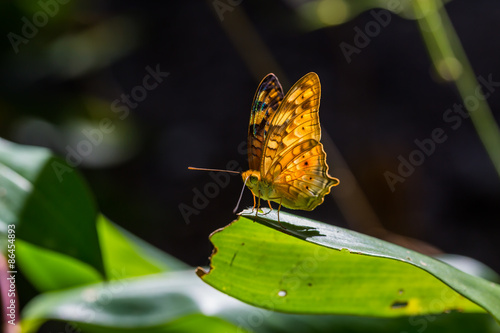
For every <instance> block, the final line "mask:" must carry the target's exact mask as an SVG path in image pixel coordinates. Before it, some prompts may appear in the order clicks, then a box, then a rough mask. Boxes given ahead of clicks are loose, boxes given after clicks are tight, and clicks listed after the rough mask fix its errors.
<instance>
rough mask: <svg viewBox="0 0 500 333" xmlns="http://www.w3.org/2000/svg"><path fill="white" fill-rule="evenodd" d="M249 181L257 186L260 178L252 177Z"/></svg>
mask: <svg viewBox="0 0 500 333" xmlns="http://www.w3.org/2000/svg"><path fill="white" fill-rule="evenodd" d="M249 181H250V183H252V184H255V183H257V182H258V181H259V178H257V176H250V179H249Z"/></svg>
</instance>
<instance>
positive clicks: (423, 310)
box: [198, 210, 500, 320]
mask: <svg viewBox="0 0 500 333" xmlns="http://www.w3.org/2000/svg"><path fill="white" fill-rule="evenodd" d="M267 212H268V213H267V214H260V215H259V216H258V217H255V214H254V213H252V212H251V210H246V211H244V212H243V213H242V214H241V215H243V216H242V217H240V218H239V219H238V220H237V221H235V222H233V223H232V224H230V225H229V226H227V227H226V228H224V229H221V230H220V231H218V232H215V233H214V234H212V236H211V241H212V242H213V244H214V247H215V250H214V254H213V255H212V258H211V270H210V272H209V273H204V272H203V271H201V270H199V271H198V274H199V275H200V276H201V277H202V279H203V280H204V281H205V282H207V283H208V284H210V285H212V286H213V287H215V288H217V289H219V290H221V291H223V292H224V293H227V294H228V295H231V296H233V297H236V298H238V299H240V300H242V301H244V302H247V303H250V304H253V305H256V306H259V307H263V308H266V309H271V310H276V311H283V312H290V313H302V314H307V313H310V314H313V313H316V314H350V315H363V316H379V317H395V316H403V315H407V316H415V315H427V314H437V313H446V312H450V311H460V312H468V313H480V312H484V311H485V310H486V311H488V312H490V313H491V314H492V315H493V316H494V317H495V318H497V320H498V319H499V318H500V302H499V301H498V300H499V299H500V286H499V285H497V284H495V283H493V282H490V281H486V280H484V279H481V278H478V277H474V276H471V275H469V274H466V273H464V272H462V271H460V270H458V269H456V268H453V267H452V266H450V265H448V264H445V263H443V262H441V261H438V260H436V259H433V258H430V257H427V256H425V255H422V254H419V253H416V252H413V251H410V250H407V249H405V248H402V247H399V246H396V245H393V244H391V243H388V242H385V241H382V240H379V239H376V238H372V237H369V236H365V235H362V234H359V233H356V232H353V231H349V230H345V229H342V228H338V227H334V226H331V225H328V224H324V223H320V222H316V221H313V220H309V219H305V218H299V217H297V216H294V215H291V214H287V213H284V212H280V216H279V217H280V221H281V225H282V226H283V227H285V228H286V229H284V228H283V227H281V226H280V224H279V223H278V221H277V214H276V211H273V212H269V211H268V210H267ZM253 220H255V221H256V222H259V223H254V222H253ZM261 224H264V225H267V226H269V227H271V228H268V227H264V226H263V225H261Z"/></svg>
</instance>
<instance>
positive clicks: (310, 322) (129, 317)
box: [21, 270, 498, 333]
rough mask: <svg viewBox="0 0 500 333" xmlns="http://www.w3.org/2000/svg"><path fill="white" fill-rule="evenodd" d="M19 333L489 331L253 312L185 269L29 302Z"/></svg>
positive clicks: (462, 324)
mask: <svg viewBox="0 0 500 333" xmlns="http://www.w3.org/2000/svg"><path fill="white" fill-rule="evenodd" d="M22 315H23V321H22V323H21V326H22V328H23V332H25V333H30V332H35V331H36V330H37V329H38V328H39V326H40V325H41V324H42V323H43V322H45V321H46V320H51V319H52V320H62V321H66V322H68V324H66V327H67V330H66V331H68V332H78V331H79V330H82V331H83V332H86V333H101V332H103V333H104V332H106V333H116V332H144V333H146V332H150V333H156V332H214V333H215V332H216V333H219V332H222V333H223V332H231V333H234V332H242V333H244V332H273V333H285V332H286V333H291V332H353V333H354V332H363V333H364V332H372V333H385V332H404V331H407V332H417V331H418V332H420V331H423V330H425V332H426V333H441V332H443V331H444V330H443V327H445V328H446V329H447V331H449V332H455V333H460V332H464V333H465V332H466V333H469V332H473V331H476V332H478V331H480V332H483V333H487V332H497V333H498V326H497V327H496V329H495V327H494V326H493V325H494V323H493V320H492V318H491V317H490V316H488V315H486V314H459V313H451V314H444V315H434V316H431V315H428V316H417V317H409V318H406V317H404V318H396V319H394V318H371V317H355V316H325V315H323V316H320V315H316V316H315V315H291V314H284V313H278V312H272V311H268V310H264V309H261V308H256V307H253V306H250V305H248V304H245V303H243V302H240V301H238V300H236V299H234V298H231V297H229V296H227V295H225V294H223V293H221V292H219V291H217V290H215V289H213V288H211V287H210V286H208V285H207V284H205V283H203V282H202V281H200V279H198V278H197V277H196V276H195V274H194V272H193V271H192V270H188V271H179V272H173V273H166V274H157V275H151V276H146V277H140V278H134V279H124V280H119V281H111V282H109V283H106V284H103V283H101V284H95V285H92V286H87V287H79V288H74V289H71V290H66V291H59V292H52V293H46V294H43V295H40V296H38V297H36V298H35V299H34V300H32V301H31V302H30V303H29V304H28V305H27V306H26V307H25V309H24V311H23V313H22Z"/></svg>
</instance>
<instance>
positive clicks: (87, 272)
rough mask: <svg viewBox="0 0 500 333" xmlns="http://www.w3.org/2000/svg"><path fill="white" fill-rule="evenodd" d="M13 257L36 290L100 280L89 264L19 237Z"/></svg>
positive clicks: (61, 287) (60, 287)
mask: <svg viewBox="0 0 500 333" xmlns="http://www.w3.org/2000/svg"><path fill="white" fill-rule="evenodd" d="M16 258H17V262H18V264H19V267H21V268H22V271H23V274H24V275H25V276H26V277H27V278H28V280H29V281H30V282H31V283H32V284H33V286H35V288H36V289H38V290H39V291H51V290H58V289H65V288H69V287H73V286H79V285H84V284H91V283H97V282H100V281H102V275H101V274H100V273H99V272H98V271H97V270H96V269H95V268H93V267H92V266H90V265H88V264H86V263H84V262H82V261H80V260H77V259H75V258H73V257H70V256H67V255H64V254H61V253H59V252H55V251H51V250H47V249H45V248H42V247H39V246H37V245H33V244H30V243H28V242H25V241H23V240H21V239H18V240H16Z"/></svg>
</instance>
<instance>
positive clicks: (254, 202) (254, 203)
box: [252, 192, 257, 212]
mask: <svg viewBox="0 0 500 333" xmlns="http://www.w3.org/2000/svg"><path fill="white" fill-rule="evenodd" d="M252 195H253V207H252V212H253V211H254V209H255V205H256V204H257V202H256V201H255V194H253V192H252Z"/></svg>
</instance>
